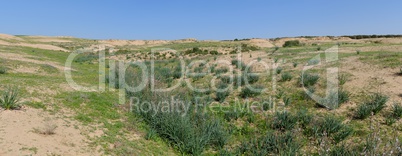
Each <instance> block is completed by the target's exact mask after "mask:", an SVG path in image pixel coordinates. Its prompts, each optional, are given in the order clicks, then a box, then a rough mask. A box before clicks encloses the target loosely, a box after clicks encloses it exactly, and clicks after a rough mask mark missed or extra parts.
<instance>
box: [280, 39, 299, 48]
mask: <svg viewBox="0 0 402 156" xmlns="http://www.w3.org/2000/svg"><path fill="white" fill-rule="evenodd" d="M300 45H301V44H300V41H299V40H292V41H286V42H285V44H283V47H297V46H300Z"/></svg>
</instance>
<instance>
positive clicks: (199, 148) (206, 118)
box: [126, 86, 227, 155]
mask: <svg viewBox="0 0 402 156" xmlns="http://www.w3.org/2000/svg"><path fill="white" fill-rule="evenodd" d="M126 92H127V96H128V97H138V98H139V99H140V100H141V101H148V102H150V103H151V105H144V106H142V108H141V109H133V110H134V113H135V114H136V115H139V116H140V117H141V118H143V119H144V121H145V122H146V123H147V124H148V125H149V126H150V128H151V129H153V130H155V131H156V132H157V135H158V136H159V137H160V138H162V139H164V140H166V141H167V142H169V143H170V144H171V145H172V146H174V147H175V148H176V149H177V150H179V151H180V152H181V153H183V154H190V155H201V154H202V152H203V151H204V150H205V149H206V148H209V147H212V148H216V149H221V148H222V147H223V146H224V145H225V144H226V141H227V133H226V131H225V129H224V127H223V125H222V123H221V121H220V120H219V119H217V118H214V116H212V115H211V114H208V113H204V112H202V111H196V110H195V109H199V108H198V107H195V106H199V104H197V105H194V103H193V102H192V100H191V98H193V97H194V95H190V94H191V93H188V92H187V91H180V92H167V93H155V92H152V91H151V88H150V86H148V87H146V88H145V89H143V90H142V91H140V92H128V91H126ZM173 95H174V96H175V98H176V99H177V100H180V101H183V103H184V104H186V106H183V108H182V107H178V108H175V109H178V110H175V111H166V110H164V108H160V107H156V106H152V104H158V102H160V101H166V100H170V98H171V96H173ZM184 107H188V108H189V110H188V111H187V113H186V114H183V113H184V110H183V109H185V108H184ZM152 108H158V109H152ZM147 110H148V111H147Z"/></svg>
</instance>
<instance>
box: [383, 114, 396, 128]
mask: <svg viewBox="0 0 402 156" xmlns="http://www.w3.org/2000/svg"><path fill="white" fill-rule="evenodd" d="M395 122H396V119H395V118H394V117H393V116H391V115H388V116H386V117H385V124H386V125H388V126H391V125H392V124H394V123H395Z"/></svg>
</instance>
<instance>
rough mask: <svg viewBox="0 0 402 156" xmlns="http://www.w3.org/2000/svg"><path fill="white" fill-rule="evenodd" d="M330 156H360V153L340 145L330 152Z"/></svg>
mask: <svg viewBox="0 0 402 156" xmlns="http://www.w3.org/2000/svg"><path fill="white" fill-rule="evenodd" d="M329 155H330V156H355V155H360V152H359V151H356V150H354V149H349V148H348V146H345V144H342V145H339V146H334V147H332V148H331V150H330V151H329Z"/></svg>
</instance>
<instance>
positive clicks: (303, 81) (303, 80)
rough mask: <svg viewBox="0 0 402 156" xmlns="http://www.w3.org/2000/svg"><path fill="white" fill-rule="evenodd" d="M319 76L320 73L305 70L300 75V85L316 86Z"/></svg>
mask: <svg viewBox="0 0 402 156" xmlns="http://www.w3.org/2000/svg"><path fill="white" fill-rule="evenodd" d="M319 78H320V76H318V75H313V74H310V73H307V72H303V73H302V74H301V75H300V77H299V85H300V86H305V87H309V86H314V85H315V84H316V83H317V82H318V79H319Z"/></svg>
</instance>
